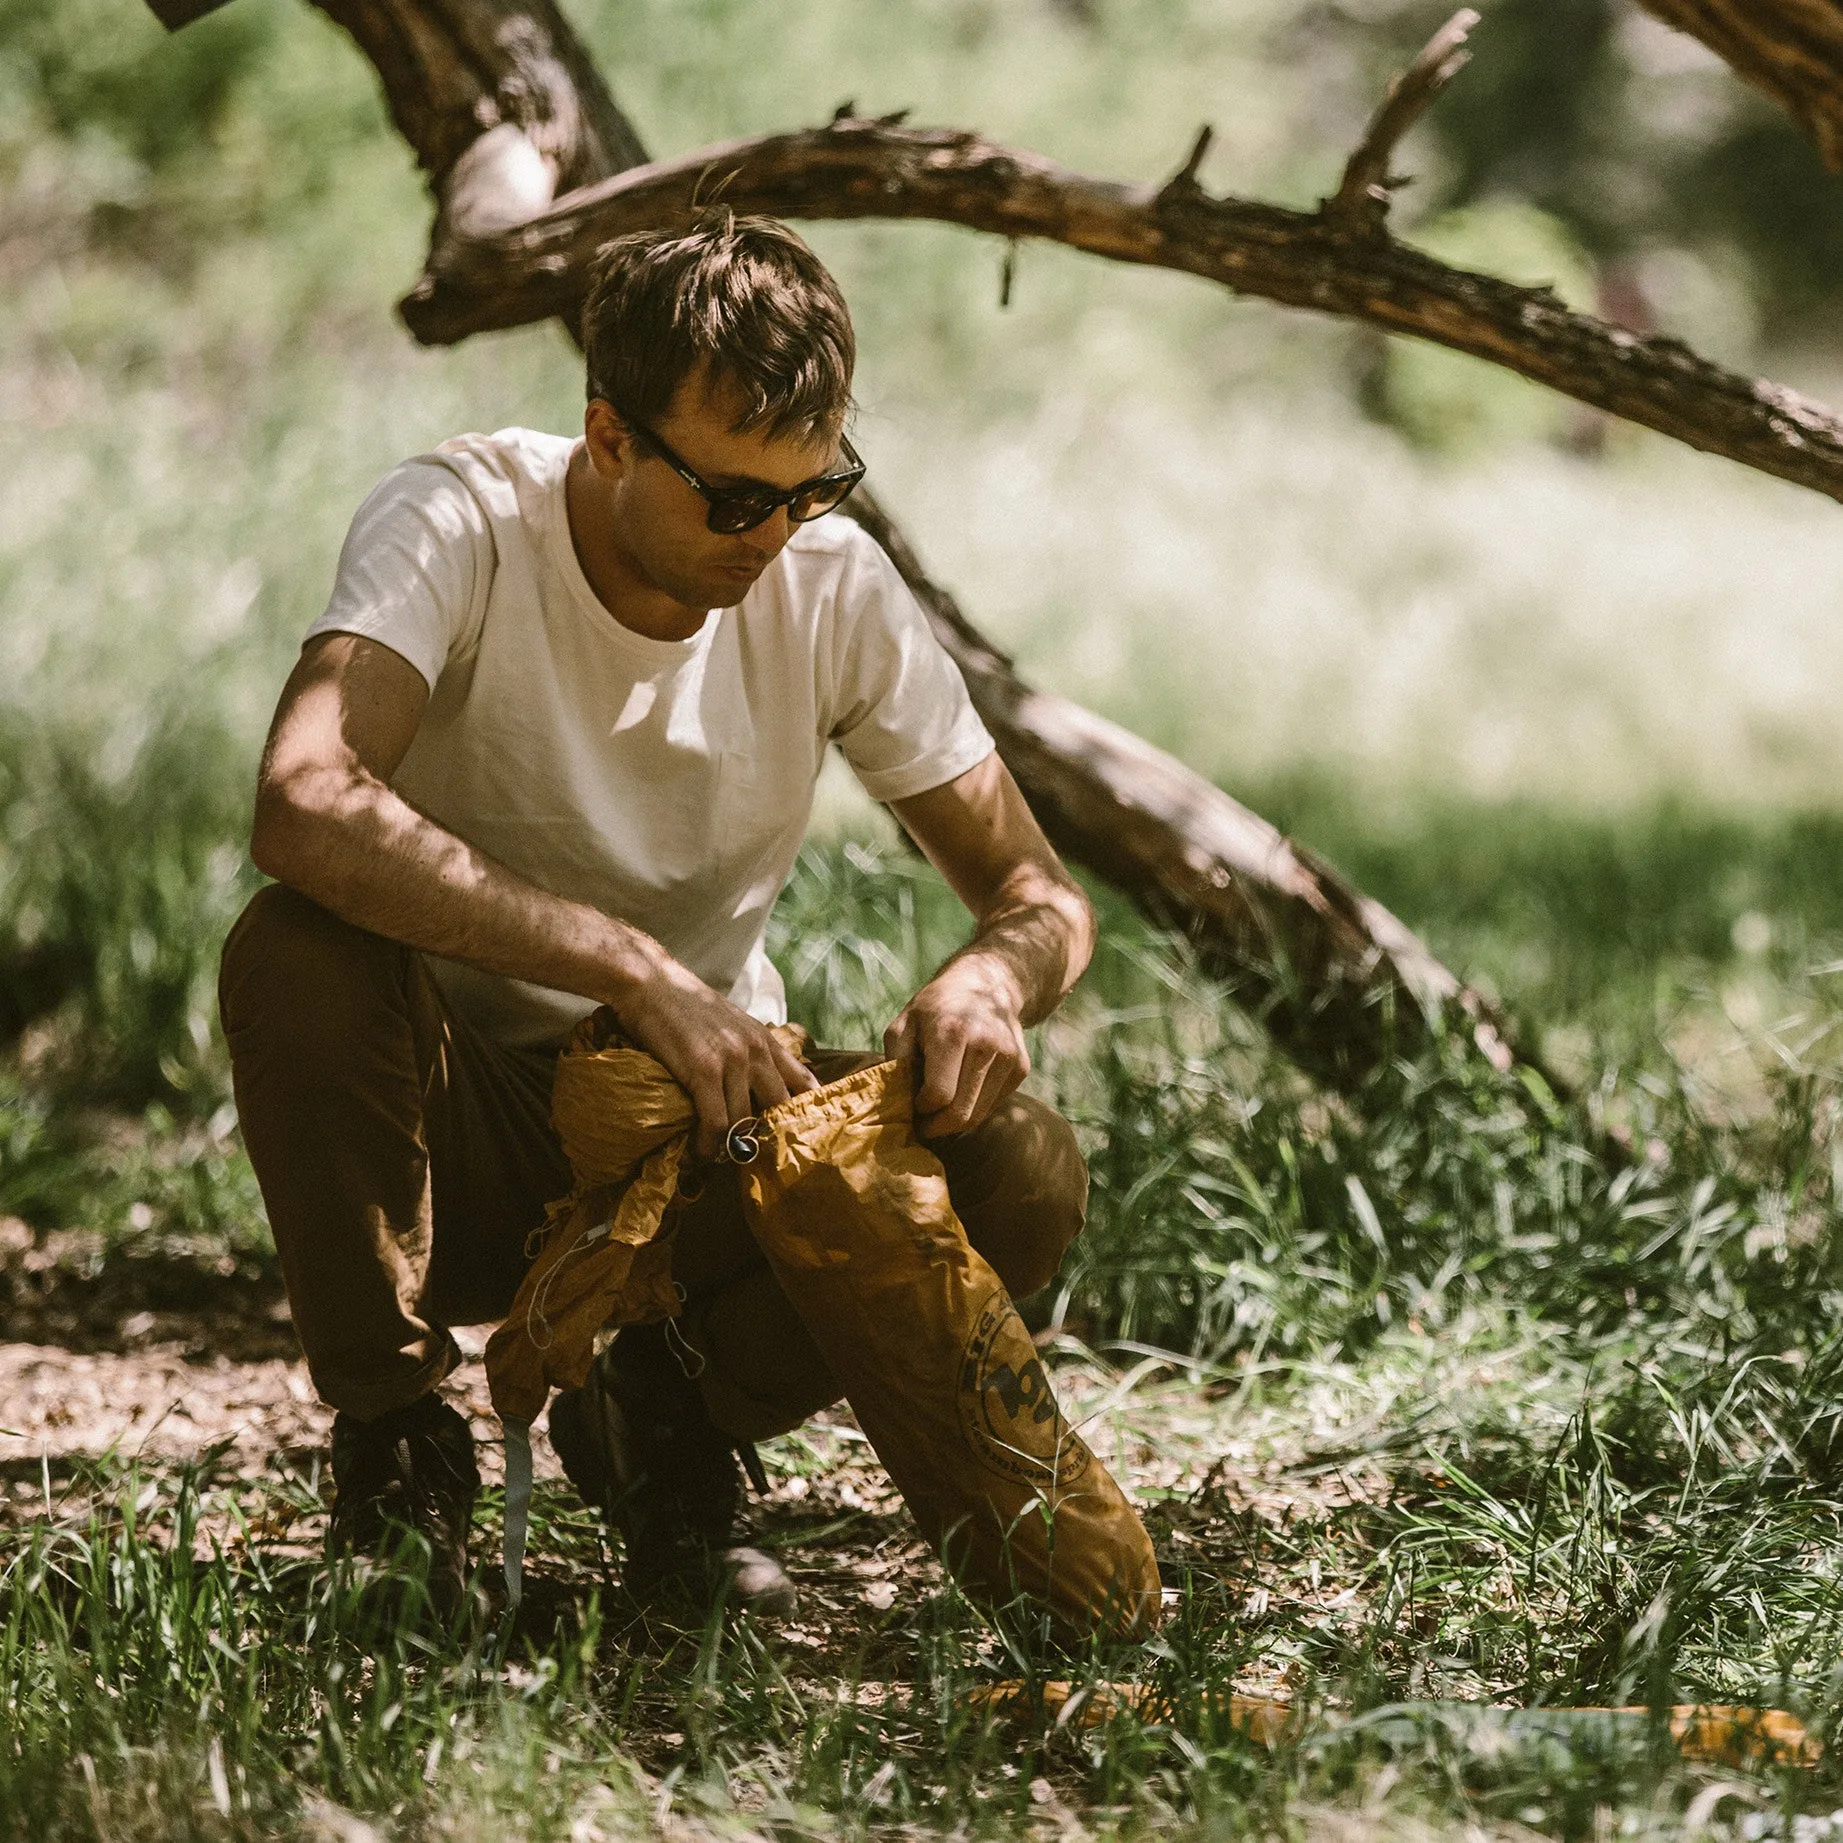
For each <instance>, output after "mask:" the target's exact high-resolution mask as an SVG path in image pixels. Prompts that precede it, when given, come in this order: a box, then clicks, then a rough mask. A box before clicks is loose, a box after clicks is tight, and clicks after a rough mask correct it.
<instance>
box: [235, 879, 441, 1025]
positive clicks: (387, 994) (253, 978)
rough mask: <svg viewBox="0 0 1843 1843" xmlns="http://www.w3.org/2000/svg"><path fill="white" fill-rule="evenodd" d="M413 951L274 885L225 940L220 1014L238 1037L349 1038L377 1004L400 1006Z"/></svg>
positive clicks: (250, 905) (261, 892)
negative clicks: (260, 1034)
mask: <svg viewBox="0 0 1843 1843" xmlns="http://www.w3.org/2000/svg"><path fill="white" fill-rule="evenodd" d="M407 960H408V950H407V949H406V948H404V947H402V946H401V945H400V944H399V943H397V942H395V941H389V940H386V939H385V938H384V937H383V936H381V935H376V934H372V933H370V932H368V931H367V930H366V929H363V928H358V927H354V926H353V925H352V923H350V922H347V921H342V920H340V918H339V917H338V916H337V915H335V914H333V912H332V911H331V910H330V909H324V908H322V907H321V906H320V904H319V903H317V902H314V901H313V900H312V899H311V898H309V897H306V896H303V895H302V894H301V893H300V892H299V891H298V890H293V889H289V888H288V887H287V886H286V885H285V884H281V883H271V884H269V885H267V886H266V887H265V888H263V889H260V890H258V891H257V892H256V894H255V895H254V896H252V897H251V898H250V900H249V903H248V905H247V906H246V907H245V908H244V911H243V913H242V914H241V915H240V916H239V917H238V918H237V920H236V923H235V924H234V925H233V926H232V928H231V931H230V934H229V936H228V937H227V938H226V940H225V942H224V952H223V955H222V958H221V959H220V961H219V966H218V1015H219V1017H220V1019H221V1020H222V1022H223V1025H224V1032H225V1036H226V1037H227V1038H228V1039H229V1040H230V1042H231V1046H232V1051H233V1053H234V1052H235V1049H236V1044H237V1040H238V1038H239V1036H244V1035H247V1034H248V1033H249V1032H251V1031H260V1032H261V1033H262V1034H263V1035H264V1036H270V1035H273V1034H274V1033H277V1032H280V1033H281V1034H282V1035H283V1036H284V1037H285V1038H286V1039H287V1040H288V1041H289V1042H291V1043H294V1044H297V1045H301V1046H303V1047H304V1046H306V1045H308V1044H310V1043H312V1042H314V1041H316V1040H317V1041H322V1042H326V1043H331V1044H337V1043H340V1042H346V1043H349V1042H350V1041H351V1040H352V1037H353V1033H354V1031H355V1029H357V1028H358V1027H359V1026H360V1024H361V1022H362V1021H363V1020H365V1019H369V1018H375V1017H376V1015H377V1013H378V1010H379V1008H380V1006H383V1007H384V1008H386V1009H401V1008H402V1004H403V985H404V970H405V966H406V963H407Z"/></svg>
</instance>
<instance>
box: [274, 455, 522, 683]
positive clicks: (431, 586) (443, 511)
mask: <svg viewBox="0 0 1843 1843" xmlns="http://www.w3.org/2000/svg"><path fill="white" fill-rule="evenodd" d="M492 579H493V533H492V528H491V526H490V525H489V524H488V523H487V518H486V513H485V510H484V509H483V508H482V506H481V504H480V502H479V500H478V499H476V498H475V497H474V495H473V493H472V492H471V491H469V489H468V487H467V486H466V484H465V483H464V482H463V481H462V480H461V479H460V478H459V476H458V475H456V474H455V473H454V472H452V471H451V470H450V469H449V468H446V467H444V466H442V465H441V463H440V462H439V461H428V460H416V461H405V462H404V463H403V465H402V466H400V467H394V468H392V469H391V471H390V472H389V473H387V474H386V475H385V476H384V478H383V479H382V480H380V481H379V482H378V484H377V486H376V487H375V488H373V490H372V492H371V496H370V497H369V498H368V499H367V500H366V501H365V503H364V504H363V505H362V506H360V507H359V509H358V512H357V515H356V516H355V517H354V518H353V520H352V528H351V529H350V530H349V531H348V532H347V533H346V541H345V546H344V548H343V549H342V550H341V551H340V553H339V570H338V573H337V575H336V576H335V577H334V580H333V594H332V599H331V601H330V602H328V604H327V609H326V612H325V613H324V614H323V615H321V617H320V618H319V620H317V621H316V622H315V623H314V624H313V626H312V627H310V628H309V629H308V630H307V638H308V639H309V640H311V639H313V638H315V637H316V636H317V635H320V634H329V633H344V634H359V635H362V636H363V637H364V638H365V639H367V640H376V641H379V642H380V643H382V644H383V645H385V646H387V647H389V648H390V650H391V651H392V652H393V653H400V654H401V655H402V656H403V657H404V658H405V659H407V660H408V661H409V662H410V664H411V665H413V666H414V667H415V668H416V670H417V671H418V672H420V673H421V674H422V676H423V677H424V678H425V679H427V680H428V683H429V689H430V690H431V691H433V690H434V689H435V681H436V680H437V679H438V678H440V676H441V674H442V668H443V667H444V666H445V665H447V663H448V662H449V660H451V659H455V658H458V657H460V656H461V655H463V654H464V653H466V652H468V651H469V650H470V649H471V648H472V646H473V645H475V644H477V642H478V640H479V635H480V626H481V622H482V621H483V619H484V617H485V610H486V598H487V594H488V592H489V590H490V589H491V586H492Z"/></svg>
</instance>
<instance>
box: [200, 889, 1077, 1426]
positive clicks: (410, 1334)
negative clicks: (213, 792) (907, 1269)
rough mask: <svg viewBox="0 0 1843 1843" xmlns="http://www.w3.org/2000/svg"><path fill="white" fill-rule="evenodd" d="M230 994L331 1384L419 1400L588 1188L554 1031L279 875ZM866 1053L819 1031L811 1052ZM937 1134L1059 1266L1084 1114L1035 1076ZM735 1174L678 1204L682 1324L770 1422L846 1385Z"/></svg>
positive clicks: (250, 911)
mask: <svg viewBox="0 0 1843 1843" xmlns="http://www.w3.org/2000/svg"><path fill="white" fill-rule="evenodd" d="M218 1000H219V1008H220V1011H221V1013H222V1016H223V1020H224V1034H225V1037H226V1039H227V1041H228V1042H229V1045H230V1059H231V1071H232V1076H233V1079H234V1082H235V1086H236V1096H237V1113H238V1118H239V1120H240V1123H241V1125H242V1129H243V1141H244V1144H245V1146H246V1147H247V1148H248V1150H249V1155H250V1162H251V1164H252V1165H254V1167H255V1169H256V1177H257V1181H258V1182H259V1183H260V1184H261V1186H262V1196H263V1201H264V1203H265V1204H266V1205H267V1206H268V1212H269V1223H270V1226H271V1228H272V1229H273V1230H274V1233H275V1245H276V1247H277V1249H278V1250H279V1251H280V1254H281V1259H282V1272H283V1274H284V1275H285V1277H286V1279H287V1283H288V1302H289V1305H290V1306H291V1308H292V1309H293V1313H294V1322H295V1329H296V1331H297V1332H298V1333H299V1335H300V1339H301V1347H302V1349H303V1350H304V1351H305V1352H306V1354H307V1362H308V1367H309V1369H310V1371H311V1372H312V1375H313V1379H314V1386H315V1387H316V1388H317V1389H318V1390H319V1391H320V1393H321V1395H322V1396H323V1397H324V1398H325V1400H326V1401H327V1402H328V1403H330V1404H331V1405H332V1406H333V1407H335V1408H339V1409H343V1410H345V1411H346V1412H348V1413H351V1414H355V1415H358V1416H360V1417H361V1418H370V1417H372V1416H374V1415H378V1414H382V1413H384V1412H385V1411H386V1410H387V1409H390V1408H394V1407H400V1406H402V1405H403V1404H405V1403H407V1402H411V1401H414V1400H415V1399H416V1398H417V1397H418V1396H419V1395H422V1394H425V1393H426V1392H427V1391H428V1390H430V1389H432V1388H433V1387H434V1386H435V1385H436V1383H438V1382H439V1381H440V1380H441V1379H442V1377H443V1376H445V1375H446V1374H447V1373H448V1371H449V1370H450V1369H452V1368H453V1366H454V1364H455V1361H456V1358H457V1352H456V1350H455V1346H454V1341H453V1339H452V1338H451V1337H450V1336H449V1335H448V1331H447V1326H449V1325H450V1324H484V1323H491V1322H496V1321H497V1320H498V1319H500V1318H502V1317H504V1315H505V1313H506V1311H507V1309H508V1308H509V1307H510V1305H511V1303H512V1297H513V1294H514V1293H516V1292H517V1290H518V1285H519V1281H520V1280H521V1279H522V1278H523V1277H524V1273H525V1269H526V1266H527V1265H528V1257H527V1254H526V1251H525V1244H526V1238H527V1237H528V1236H529V1234H530V1232H531V1231H532V1230H533V1229H534V1228H536V1227H537V1226H538V1224H539V1223H540V1222H542V1220H543V1218H544V1207H545V1205H546V1204H547V1203H549V1202H550V1201H551V1200H552V1199H553V1198H555V1197H559V1196H562V1195H563V1194H564V1193H565V1192H566V1191H568V1189H569V1188H570V1181H571V1180H570V1169H569V1164H568V1161H567V1160H566V1159H565V1158H564V1156H563V1152H562V1148H561V1147H560V1146H559V1145H558V1143H557V1138H556V1135H555V1133H553V1132H552V1130H551V1127H550V1087H551V1075H552V1072H553V1071H554V1069H555V1067H556V1060H557V1057H556V1051H555V1050H520V1049H508V1048H506V1047H504V1046H503V1045H500V1044H496V1043H492V1042H489V1041H488V1040H487V1039H486V1038H484V1037H482V1036H481V1035H480V1034H479V1033H478V1032H476V1031H474V1030H473V1029H471V1028H470V1027H469V1026H468V1024H467V1023H466V1022H465V1021H464V1020H462V1019H461V1018H459V1017H457V1016H456V1015H455V1014H454V1013H453V1012H452V1011H450V1010H449V1009H448V1007H447V1005H446V1004H445V1003H444V1001H443V999H442V996H441V994H440V992H439V991H438V990H437V988H436V986H435V982H434V981H433V980H432V979H431V978H430V976H429V972H428V968H427V967H426V966H425V965H424V963H423V959H422V956H421V955H420V954H418V953H416V952H415V951H414V950H413V949H411V948H408V947H405V946H403V945H402V944H401V943H400V942H397V941H391V940H387V939H385V938H384V937H383V936H382V935H377V934H371V933H368V932H367V931H366V930H364V929H362V928H355V927H353V926H352V925H351V924H350V923H349V922H344V921H341V920H340V919H339V918H338V917H337V916H335V915H333V914H331V913H330V912H329V911H328V910H326V909H323V908H321V907H320V906H319V905H318V904H317V903H313V902H310V901H309V900H308V899H307V898H306V897H305V896H301V895H298V894H297V893H296V892H295V891H293V890H290V889H287V888H284V887H283V886H281V885H279V884H275V885H271V886H270V887H269V888H267V889H264V890H261V891H259V892H258V894H257V895H256V896H255V898H254V899H253V900H252V901H251V903H250V905H249V907H248V908H247V909H245V910H244V912H243V914H242V916H241V918H240V919H239V920H238V922H237V925H236V926H235V927H234V928H233V929H232V930H231V933H230V938H229V940H228V941H226V943H225V945H224V961H223V968H222V972H221V975H220V979H219V988H218ZM864 1060H865V1058H864V1057H862V1056H858V1055H853V1054H850V1053H848V1052H843V1053H841V1052H821V1053H820V1054H818V1055H817V1056H816V1057H815V1058H814V1064H815V1072H816V1073H818V1074H819V1076H820V1077H821V1079H822V1080H823V1079H830V1078H833V1077H836V1076H838V1075H841V1074H843V1073H845V1072H846V1071H847V1070H848V1069H850V1068H852V1067H854V1066H856V1065H857V1064H858V1063H860V1062H862V1061H864ZM934 1150H935V1152H936V1153H937V1154H938V1155H939V1157H940V1159H941V1162H942V1164H943V1165H944V1166H945V1167H946V1170H947V1182H948V1190H949V1194H950V1195H951V1196H952V1198H953V1203H954V1207H955V1209H956V1210H958V1212H959V1214H960V1217H961V1220H962V1221H963V1222H964V1223H965V1224H966V1230H967V1234H968V1236H969V1237H970V1238H971V1240H972V1243H973V1245H974V1246H975V1247H976V1248H977V1249H979V1251H980V1252H981V1253H982V1254H983V1255H984V1256H985V1257H986V1259H987V1260H989V1261H990V1262H991V1263H992V1265H993V1267H994V1268H995V1269H996V1270H997V1272H998V1275H999V1277H1000V1279H1002V1280H1003V1281H1004V1282H1005V1285H1006V1286H1007V1287H1008V1288H1009V1289H1010V1291H1011V1293H1012V1295H1013V1296H1014V1297H1016V1298H1022V1297H1023V1296H1024V1295H1026V1294H1027V1293H1032V1292H1035V1291H1036V1289H1037V1288H1038V1287H1040V1286H1043V1285H1045V1284H1047V1282H1048V1281H1049V1279H1050V1277H1051V1276H1052V1275H1053V1274H1054V1273H1055V1271H1056V1268H1057V1265H1058V1264H1059V1263H1060V1261H1061V1259H1062V1255H1063V1251H1064V1249H1066V1248H1067V1247H1068V1245H1069V1243H1070V1242H1071V1241H1072V1240H1073V1239H1074V1238H1075V1235H1076V1233H1077V1231H1078V1230H1079V1229H1080V1228H1081V1224H1082V1213H1083V1210H1084V1207H1085V1205H1086V1201H1087V1187H1088V1178H1087V1171H1086V1169H1085V1167H1084V1166H1083V1164H1082V1159H1081V1153H1080V1150H1079V1149H1078V1147H1077V1146H1076V1143H1075V1136H1074V1134H1073V1133H1072V1132H1071V1131H1070V1130H1069V1127H1068V1125H1067V1123H1066V1122H1065V1121H1064V1120H1063V1119H1062V1118H1061V1117H1060V1116H1059V1115H1058V1114H1056V1113H1054V1112H1053V1111H1052V1110H1051V1109H1049V1108H1048V1107H1045V1106H1044V1105H1043V1104H1042V1103H1041V1102H1040V1101H1035V1100H1031V1099H1030V1098H1028V1097H1027V1096H1023V1095H1019V1096H1015V1097H1013V1099H1012V1100H1011V1101H1010V1102H1008V1103H1007V1104H1006V1105H1005V1106H1004V1107H1002V1108H1001V1109H999V1111H998V1112H997V1113H995V1114H994V1115H993V1116H992V1118H991V1119H989V1120H988V1121H986V1122H985V1124H984V1125H982V1126H980V1127H978V1128H977V1129H975V1130H974V1131H972V1132H969V1133H961V1134H958V1135H956V1136H955V1137H954V1138H952V1139H945V1140H940V1141H937V1142H936V1144H935V1146H934ZM722 1179H723V1181H716V1182H713V1183H712V1184H711V1185H710V1186H709V1188H708V1189H707V1190H706V1191H705V1193H704V1195H703V1197H702V1198H701V1199H700V1201H699V1202H698V1203H697V1204H695V1205H694V1206H692V1208H690V1209H689V1210H688V1211H687V1212H686V1213H685V1216H684V1217H683V1219H682V1221H681V1224H680V1228H679V1232H678V1241H677V1244H676V1248H675V1252H674V1256H673V1277H674V1278H675V1279H676V1281H677V1282H678V1284H679V1286H680V1287H681V1288H682V1289H683V1293H684V1299H685V1305H684V1313H683V1317H682V1319H681V1321H680V1329H681V1330H682V1332H683V1334H684V1341H685V1342H686V1344H687V1345H688V1346H689V1347H690V1349H691V1352H692V1353H693V1354H692V1355H691V1356H690V1358H689V1367H691V1368H693V1369H696V1370H698V1372H699V1383H700V1385H701V1387H702V1388H703V1391H704V1395H705V1399H706V1400H707V1401H708V1403H709V1405H710V1409H711V1413H712V1414H713V1416H714V1417H715V1419H716V1421H717V1424H718V1426H720V1427H721V1428H722V1429H723V1430H724V1431H725V1432H726V1433H729V1434H730V1435H732V1436H733V1437H734V1438H736V1439H762V1438H765V1437H767V1436H768V1435H770V1434H774V1433H779V1432H783V1431H785V1430H786V1429H787V1428H790V1427H794V1426H797V1425H798V1424H799V1423H800V1422H801V1421H802V1420H804V1419H805V1418H806V1417H807V1415H809V1414H811V1413H813V1412H814V1411H815V1410H817V1409H819V1408H822V1407H824V1406H826V1404H827V1403H829V1402H832V1401H836V1400H837V1399H838V1394H839V1391H838V1388H837V1385H836V1384H835V1383H834V1382H833V1381H832V1378H831V1375H830V1373H829V1372H828V1370H827V1368H826V1364H825V1361H824V1359H823V1358H822V1357H821V1356H820V1354H819V1352H818V1350H817V1349H816V1348H815V1347H814V1344H813V1341H812V1339H811V1338H810V1337H809V1336H808V1335H807V1332H806V1328H805V1326H803V1325H802V1324H801V1322H800V1319H799V1317H798V1315H797V1314H796V1313H795V1311H794V1309H793V1307H792V1305H791V1304H790V1303H789V1302H788V1300H787V1298H786V1297H785V1295H784V1294H783V1293H782V1292H781V1290H780V1288H779V1286H778V1284H777V1283H776V1281H775V1279H774V1276H773V1275H772V1274H771V1273H770V1272H769V1270H768V1266H767V1263H766V1261H764V1260H763V1258H762V1255H761V1252H760V1250H759V1249H758V1248H757V1247H756V1245H755V1240H754V1237H753V1236H752V1235H751V1234H750V1233H749V1230H748V1227H747V1225H746V1224H745V1222H744V1221H743V1217H742V1211H741V1207H740V1204H739V1200H738V1197H737V1193H736V1187H735V1183H734V1179H733V1176H732V1175H731V1174H728V1173H724V1174H722Z"/></svg>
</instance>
